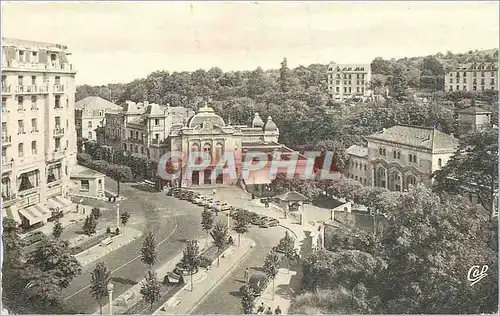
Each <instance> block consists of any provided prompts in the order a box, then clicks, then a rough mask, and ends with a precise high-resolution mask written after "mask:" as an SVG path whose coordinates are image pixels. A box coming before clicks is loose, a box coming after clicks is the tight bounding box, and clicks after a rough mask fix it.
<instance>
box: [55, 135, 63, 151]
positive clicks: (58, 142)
mask: <svg viewBox="0 0 500 316" xmlns="http://www.w3.org/2000/svg"><path fill="white" fill-rule="evenodd" d="M54 147H55V151H59V150H61V139H60V138H56V144H55V146H54Z"/></svg>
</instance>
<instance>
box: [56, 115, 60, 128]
mask: <svg viewBox="0 0 500 316" xmlns="http://www.w3.org/2000/svg"><path fill="white" fill-rule="evenodd" d="M55 122H56V129H59V128H61V117H60V116H56V117H55Z"/></svg>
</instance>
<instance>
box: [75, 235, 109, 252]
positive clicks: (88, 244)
mask: <svg viewBox="0 0 500 316" xmlns="http://www.w3.org/2000/svg"><path fill="white" fill-rule="evenodd" d="M114 236H116V235H115V234H114V233H104V234H101V235H98V236H94V237H93V238H92V239H89V240H87V241H85V242H83V243H82V244H80V245H78V246H75V247H73V248H71V254H72V255H76V254H79V253H81V252H84V251H85V250H88V249H90V248H92V247H94V246H97V245H99V244H100V243H101V241H103V240H104V239H106V238H108V237H114Z"/></svg>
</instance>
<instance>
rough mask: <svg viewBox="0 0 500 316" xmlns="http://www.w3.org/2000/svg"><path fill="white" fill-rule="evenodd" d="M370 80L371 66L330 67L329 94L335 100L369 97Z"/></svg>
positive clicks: (345, 65) (332, 65)
mask: <svg viewBox="0 0 500 316" xmlns="http://www.w3.org/2000/svg"><path fill="white" fill-rule="evenodd" d="M370 80H371V69H370V64H336V63H334V62H331V63H330V64H329V65H328V94H329V95H330V97H332V98H333V99H335V100H345V99H351V98H355V97H358V98H360V99H364V98H366V97H369V96H370V95H371V92H370Z"/></svg>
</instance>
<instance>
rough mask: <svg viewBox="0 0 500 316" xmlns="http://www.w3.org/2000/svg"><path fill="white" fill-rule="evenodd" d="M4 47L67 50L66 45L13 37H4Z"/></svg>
mask: <svg viewBox="0 0 500 316" xmlns="http://www.w3.org/2000/svg"><path fill="white" fill-rule="evenodd" d="M2 46H25V47H37V48H40V47H44V48H50V49H54V48H56V49H62V50H64V49H67V48H68V47H67V46H66V45H62V44H57V43H49V42H39V41H30V40H24V39H18V38H11V37H2Z"/></svg>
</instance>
